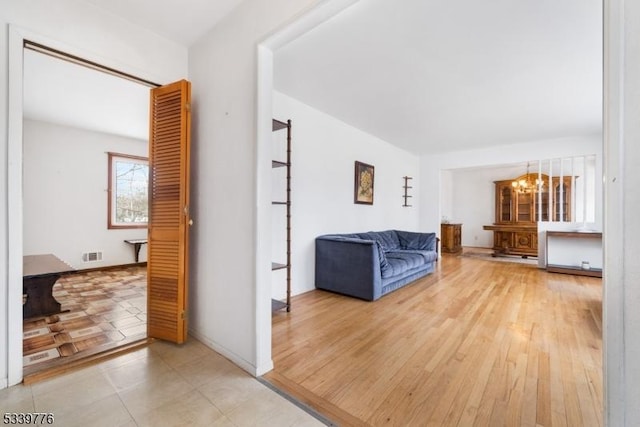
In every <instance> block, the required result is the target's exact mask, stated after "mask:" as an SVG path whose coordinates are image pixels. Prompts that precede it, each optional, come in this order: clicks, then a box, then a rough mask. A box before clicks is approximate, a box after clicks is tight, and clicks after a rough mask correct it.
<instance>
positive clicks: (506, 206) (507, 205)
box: [499, 186, 512, 222]
mask: <svg viewBox="0 0 640 427" xmlns="http://www.w3.org/2000/svg"><path fill="white" fill-rule="evenodd" d="M511 195H512V190H511V187H506V186H505V187H502V188H501V189H500V216H499V218H500V221H501V222H511V221H512V212H511Z"/></svg>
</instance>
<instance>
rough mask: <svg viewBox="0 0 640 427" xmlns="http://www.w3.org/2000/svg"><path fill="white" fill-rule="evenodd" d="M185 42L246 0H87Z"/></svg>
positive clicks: (207, 29)
mask: <svg viewBox="0 0 640 427" xmlns="http://www.w3.org/2000/svg"><path fill="white" fill-rule="evenodd" d="M84 1H86V2H88V3H91V4H93V5H95V6H97V7H99V8H101V9H103V10H106V11H108V12H111V13H113V14H115V15H118V16H120V17H122V18H124V19H125V20H127V21H129V22H131V23H133V24H136V25H139V26H141V27H145V28H148V29H150V30H151V31H153V32H154V33H156V34H158V35H161V36H163V37H165V38H167V39H169V40H173V41H175V42H177V43H179V44H181V45H183V46H189V45H191V44H193V43H194V42H195V41H197V40H198V39H199V38H200V37H202V36H203V35H204V34H206V33H207V31H209V30H210V29H211V28H213V27H214V26H215V24H216V23H217V22H218V21H220V20H221V19H222V18H223V17H224V16H225V15H227V14H228V13H229V12H231V10H233V9H234V8H235V7H236V6H238V5H239V4H240V3H242V1H243V0H84Z"/></svg>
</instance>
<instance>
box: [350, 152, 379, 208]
mask: <svg viewBox="0 0 640 427" xmlns="http://www.w3.org/2000/svg"><path fill="white" fill-rule="evenodd" d="M374 174H375V171H374V167H373V166H371V165H368V164H366V163H362V162H358V161H356V166H355V186H354V190H353V203H358V204H362V205H373V178H374Z"/></svg>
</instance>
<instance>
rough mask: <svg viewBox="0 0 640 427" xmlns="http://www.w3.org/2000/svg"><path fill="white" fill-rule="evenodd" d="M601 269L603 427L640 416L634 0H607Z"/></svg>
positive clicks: (639, 153)
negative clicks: (603, 205) (603, 256)
mask: <svg viewBox="0 0 640 427" xmlns="http://www.w3.org/2000/svg"><path fill="white" fill-rule="evenodd" d="M604 16H605V95H606V96H605V118H606V119H607V120H606V121H605V150H606V156H607V158H606V163H605V174H604V177H605V196H606V200H605V217H606V222H605V227H604V247H605V271H604V296H603V301H604V306H603V341H604V372H605V378H604V379H605V408H604V409H605V414H604V420H605V423H606V425H608V426H635V425H638V423H639V422H640V405H638V402H640V333H638V331H640V310H638V307H639V306H640V286H639V284H640V263H639V262H638V254H640V221H638V212H639V211H640V192H639V191H638V184H639V183H640V168H638V164H639V163H640V144H638V140H640V121H639V120H638V117H640V80H639V79H638V75H640V44H638V34H639V33H640V3H639V2H633V1H622V0H607V1H605V15H604Z"/></svg>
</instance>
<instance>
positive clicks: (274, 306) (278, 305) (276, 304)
mask: <svg viewBox="0 0 640 427" xmlns="http://www.w3.org/2000/svg"><path fill="white" fill-rule="evenodd" d="M272 130H273V132H277V131H281V130H286V132H287V135H286V138H287V147H286V150H287V159H286V161H282V160H272V161H271V168H272V169H277V168H286V172H287V178H286V179H287V188H286V194H287V196H286V200H274V201H272V202H271V204H272V205H273V206H286V212H285V216H286V223H287V224H286V228H287V236H286V248H287V261H286V263H284V264H283V263H277V262H272V263H271V270H272V271H276V270H284V269H286V270H287V279H286V280H287V284H286V286H287V297H286V300H285V301H278V300H275V299H272V300H271V311H278V310H282V309H286V310H287V312H289V311H291V120H287V121H286V122H282V121H280V120H276V119H273V121H272ZM279 209H281V208H279ZM274 238H275V237H274Z"/></svg>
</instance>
